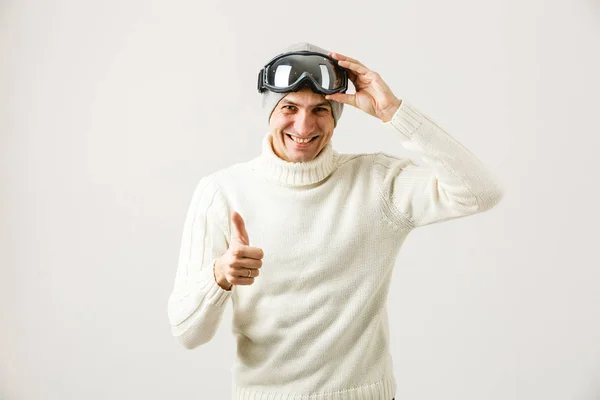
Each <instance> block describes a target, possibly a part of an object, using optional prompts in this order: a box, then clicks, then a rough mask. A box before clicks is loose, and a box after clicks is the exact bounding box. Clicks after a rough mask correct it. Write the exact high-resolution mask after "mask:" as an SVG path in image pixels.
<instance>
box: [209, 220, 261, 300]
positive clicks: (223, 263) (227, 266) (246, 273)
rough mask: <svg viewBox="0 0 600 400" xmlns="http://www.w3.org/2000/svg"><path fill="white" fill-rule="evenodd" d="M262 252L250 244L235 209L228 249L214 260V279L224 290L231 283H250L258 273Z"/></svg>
mask: <svg viewBox="0 0 600 400" xmlns="http://www.w3.org/2000/svg"><path fill="white" fill-rule="evenodd" d="M263 257H264V252H263V251H262V249H260V248H258V247H252V246H250V239H249V238H248V232H247V231H246V224H245V223H244V219H243V218H242V216H241V215H240V214H238V213H237V212H236V211H233V212H232V213H231V237H230V240H229V249H227V251H226V252H225V254H223V255H222V256H221V257H220V258H218V259H217V260H216V261H215V265H214V275H215V280H216V281H217V283H218V284H219V286H221V287H222V288H223V289H225V290H231V288H232V286H233V285H252V284H253V283H254V278H256V277H257V276H258V275H260V271H259V269H260V267H262V258H263Z"/></svg>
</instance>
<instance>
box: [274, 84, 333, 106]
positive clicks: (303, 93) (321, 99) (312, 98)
mask: <svg viewBox="0 0 600 400" xmlns="http://www.w3.org/2000/svg"><path fill="white" fill-rule="evenodd" d="M287 103H293V104H296V105H299V106H303V107H315V106H317V105H329V101H327V99H325V96H323V95H322V94H319V93H315V92H313V91H312V90H310V89H306V88H305V89H302V90H300V91H298V92H292V93H289V94H287V95H286V96H285V97H284V98H283V99H281V104H287Z"/></svg>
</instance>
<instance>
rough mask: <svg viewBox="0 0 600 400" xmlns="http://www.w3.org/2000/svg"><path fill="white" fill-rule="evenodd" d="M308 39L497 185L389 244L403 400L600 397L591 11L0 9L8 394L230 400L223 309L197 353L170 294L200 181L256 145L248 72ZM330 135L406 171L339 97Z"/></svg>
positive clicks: (386, 5) (324, 5)
mask: <svg viewBox="0 0 600 400" xmlns="http://www.w3.org/2000/svg"><path fill="white" fill-rule="evenodd" d="M299 41H308V42H311V43H314V44H316V45H318V46H320V47H324V48H326V49H328V50H332V51H337V52H340V53H342V54H346V55H349V56H351V57H354V58H357V59H359V60H360V61H362V62H363V63H364V64H366V65H367V66H368V67H370V68H371V69H373V70H376V71H378V72H379V73H380V74H381V75H382V77H383V78H384V79H385V80H386V82H387V83H388V84H389V85H390V87H392V89H393V90H394V92H395V93H396V95H397V96H398V97H400V98H404V99H407V100H408V101H411V103H412V104H413V105H415V106H416V107H417V108H418V109H419V110H420V111H422V112H424V113H426V114H427V115H429V116H430V117H431V118H433V119H434V120H435V121H436V122H437V123H438V124H439V125H440V126H442V127H443V128H444V129H445V130H446V131H448V132H449V133H451V134H452V136H453V137H454V138H456V139H457V140H459V141H460V142H461V143H462V144H464V145H465V146H466V147H467V148H468V149H470V150H471V151H472V152H473V153H475V154H476V155H477V156H478V157H479V158H480V159H481V160H483V161H484V163H485V164H486V165H487V166H488V167H489V168H490V170H491V171H492V172H493V173H494V174H495V175H496V176H497V177H498V178H499V180H500V181H501V182H502V185H503V187H504V188H505V190H506V194H505V197H504V199H503V200H502V202H501V203H500V204H499V205H498V206H497V207H495V208H494V209H492V210H490V211H488V212H486V213H483V214H479V215H476V216H472V217H468V218H463V219H459V220H454V221H450V222H446V223H441V224H435V225H431V226H428V227H424V228H421V229H418V230H416V231H414V232H413V233H412V234H411V235H410V236H409V238H408V239H407V241H406V242H405V244H404V246H403V248H402V250H401V251H400V255H399V257H398V260H397V264H396V269H395V271H394V275H393V281H392V283H391V292H390V296H389V299H388V310H389V312H390V330H391V346H392V356H393V359H394V368H395V373H396V377H397V381H398V391H397V393H396V399H397V400H404V399H411V400H434V399H435V400H437V399H444V400H454V399H456V400H482V399H486V400H487V399H493V400H507V399H511V400H513V399H516V400H532V399H534V400H537V399H544V400H567V399H568V400H575V399H576V400H593V399H598V398H600V261H599V258H598V255H597V252H598V248H599V246H600V245H599V244H598V243H597V242H598V239H599V237H600V235H599V234H598V224H599V222H600V221H599V218H598V217H599V211H598V201H599V196H598V194H599V189H598V182H599V181H600V179H599V178H600V176H599V175H600V174H599V170H600V169H599V164H600V162H599V161H598V150H599V148H600V147H599V146H600V140H599V134H600V128H599V126H598V122H599V121H598V115H599V110H600V101H599V100H598V94H599V92H600V78H599V74H598V71H600V2H599V1H598V0H569V1H556V0H555V1H542V0H530V1H518V0H508V1H503V2H500V1H494V2H492V1H476V0H459V1H452V2H448V1H443V0H431V1H417V0H404V1H400V0H397V1H393V2H392V1H390V2H384V1H380V0H369V1H365V2H341V1H338V2H324V1H315V0H313V1H301V2H272V3H269V2H265V1H259V2H242V1H238V2H233V1H227V2H218V3H215V2H201V1H170V2H167V1H148V0H145V1H142V0H126V1H125V0H121V1H114V0H113V1H75V0H57V1H53V2H51V1H42V0H39V1H32V0H26V1H24V0H20V1H17V0H12V1H11V0H4V1H0V140H1V141H0V162H1V164H0V172H1V175H0V179H1V181H0V191H1V192H0V213H1V214H0V221H1V225H0V227H1V230H0V318H1V319H0V322H1V329H0V398H1V399H3V400H4V399H6V400H13V399H32V400H33V399H36V400H37V399H40V400H42V399H44V400H46V399H57V400H58V399H61V400H62V399H90V400H96V399H147V400H150V399H175V398H186V399H210V400H212V399H216V400H220V399H228V398H229V396H230V376H231V375H230V368H231V362H232V360H233V357H234V356H235V342H234V340H233V337H232V335H231V315H232V314H231V306H230V305H229V306H228V309H227V311H226V314H225V317H224V319H223V322H222V324H221V326H220V328H219V330H218V332H217V334H216V336H215V338H214V339H213V340H212V341H211V342H209V343H207V344H205V345H203V346H201V347H199V348H197V349H195V350H192V351H190V350H185V349H184V348H183V347H182V346H180V345H179V344H178V343H177V342H176V340H175V339H174V338H172V337H171V333H170V329H169V324H168V319H167V310H166V307H167V299H168V296H169V294H170V292H171V289H172V285H173V280H174V277H175V270H176V267H177V266H176V262H177V259H178V252H179V245H180V240H181V233H182V229H183V221H184V217H185V213H186V211H187V207H188V205H189V202H190V200H191V195H192V192H193V190H194V187H195V185H196V183H197V182H198V180H199V179H200V178H201V177H202V176H204V175H207V174H209V173H212V172H214V171H216V170H218V169H221V168H224V167H226V166H229V165H231V164H233V163H237V162H242V161H246V160H249V159H250V158H253V157H255V156H256V155H258V154H259V152H260V145H261V139H262V137H263V135H264V133H265V132H266V129H267V122H266V115H265V114H264V112H263V111H262V110H261V109H260V96H259V94H258V93H257V91H256V77H257V73H258V70H259V69H260V68H261V67H262V65H263V64H264V63H266V62H267V61H268V60H269V59H270V58H271V57H273V56H275V55H277V54H278V53H279V51H280V50H281V49H282V48H284V47H286V46H287V45H289V44H292V43H295V42H299ZM332 140H333V141H332V143H333V145H334V148H335V149H336V150H337V151H338V152H345V153H359V152H376V151H386V152H389V153H393V154H397V155H401V156H408V157H412V155H411V154H409V153H408V152H406V151H405V150H404V149H403V148H401V147H400V146H399V144H398V140H397V138H396V137H395V136H394V135H393V133H391V131H389V130H387V129H386V128H385V127H383V126H382V125H381V123H380V122H379V121H378V120H375V119H374V118H373V117H370V116H368V115H366V114H364V113H362V112H361V111H359V110H357V109H352V108H351V107H348V106H347V107H346V108H345V110H344V114H343V115H342V118H341V120H340V123H339V124H338V127H337V128H336V130H335V133H334V136H333V139H332ZM250 242H251V243H252V238H250Z"/></svg>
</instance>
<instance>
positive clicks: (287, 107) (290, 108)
mask: <svg viewBox="0 0 600 400" xmlns="http://www.w3.org/2000/svg"><path fill="white" fill-rule="evenodd" d="M281 108H285V109H288V110H295V109H296V107H294V106H290V105H287V106H283V107H281Z"/></svg>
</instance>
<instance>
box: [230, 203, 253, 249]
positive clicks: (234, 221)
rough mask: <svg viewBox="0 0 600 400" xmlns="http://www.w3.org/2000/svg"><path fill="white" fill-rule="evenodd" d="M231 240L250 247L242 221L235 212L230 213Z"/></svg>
mask: <svg viewBox="0 0 600 400" xmlns="http://www.w3.org/2000/svg"><path fill="white" fill-rule="evenodd" d="M231 240H237V241H238V242H240V243H242V244H245V245H246V246H248V245H250V240H249V239H248V232H246V224H245V223H244V219H243V218H242V216H241V215H240V214H238V213H237V212H236V211H233V212H232V213H231Z"/></svg>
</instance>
